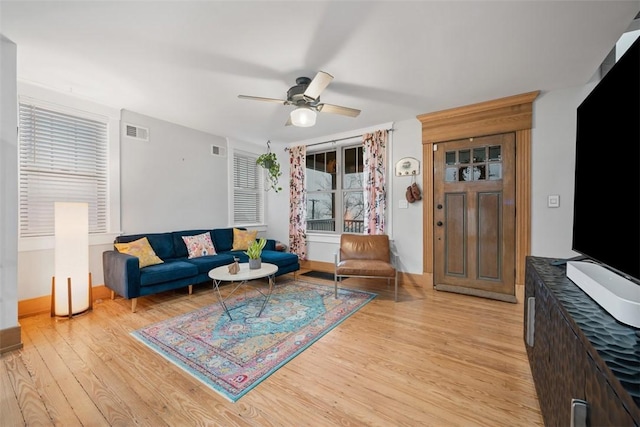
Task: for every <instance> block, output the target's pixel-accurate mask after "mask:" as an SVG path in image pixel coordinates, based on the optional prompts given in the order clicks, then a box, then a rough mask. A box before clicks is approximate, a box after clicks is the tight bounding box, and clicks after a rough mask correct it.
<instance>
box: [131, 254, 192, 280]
mask: <svg viewBox="0 0 640 427" xmlns="http://www.w3.org/2000/svg"><path fill="white" fill-rule="evenodd" d="M197 274H198V268H197V267H196V266H195V265H193V264H191V263H188V262H185V261H175V260H168V261H167V262H165V263H163V264H156V265H151V266H149V267H145V268H143V269H141V270H140V286H149V285H155V284H158V283H164V282H170V281H172V280H178V279H184V278H188V277H192V276H196V275H197Z"/></svg>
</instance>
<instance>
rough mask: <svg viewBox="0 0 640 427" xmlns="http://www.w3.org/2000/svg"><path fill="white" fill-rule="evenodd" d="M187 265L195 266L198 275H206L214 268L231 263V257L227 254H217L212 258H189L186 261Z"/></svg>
mask: <svg viewBox="0 0 640 427" xmlns="http://www.w3.org/2000/svg"><path fill="white" fill-rule="evenodd" d="M186 262H188V263H189V264H192V265H195V266H196V268H197V269H198V274H202V273H208V272H209V270H212V269H214V268H216V267H222V266H223V265H229V264H231V263H232V262H233V255H229V254H217V255H213V256H203V257H198V258H190V259H188V260H186Z"/></svg>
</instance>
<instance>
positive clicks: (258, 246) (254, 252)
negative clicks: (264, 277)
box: [245, 237, 267, 270]
mask: <svg viewBox="0 0 640 427" xmlns="http://www.w3.org/2000/svg"><path fill="white" fill-rule="evenodd" d="M266 244H267V239H265V238H264V237H261V238H260V239H259V240H255V241H253V242H252V243H251V244H249V247H248V248H247V251H246V252H245V254H247V256H248V257H249V269H250V270H256V269H259V268H260V266H261V264H262V262H261V258H260V257H261V256H262V250H263V249H264V246H265V245H266Z"/></svg>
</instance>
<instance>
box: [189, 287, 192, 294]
mask: <svg viewBox="0 0 640 427" xmlns="http://www.w3.org/2000/svg"><path fill="white" fill-rule="evenodd" d="M192 293H193V285H189V295H191V294H192Z"/></svg>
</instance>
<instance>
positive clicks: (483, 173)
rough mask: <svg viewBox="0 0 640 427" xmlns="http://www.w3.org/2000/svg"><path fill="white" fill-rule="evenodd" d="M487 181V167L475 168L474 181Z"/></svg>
mask: <svg viewBox="0 0 640 427" xmlns="http://www.w3.org/2000/svg"><path fill="white" fill-rule="evenodd" d="M485 179H487V166H486V165H478V166H474V167H473V180H474V181H483V180H485Z"/></svg>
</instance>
